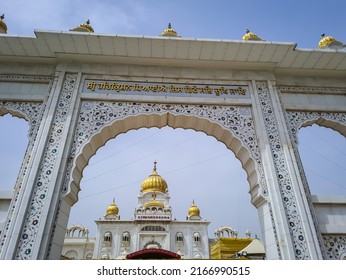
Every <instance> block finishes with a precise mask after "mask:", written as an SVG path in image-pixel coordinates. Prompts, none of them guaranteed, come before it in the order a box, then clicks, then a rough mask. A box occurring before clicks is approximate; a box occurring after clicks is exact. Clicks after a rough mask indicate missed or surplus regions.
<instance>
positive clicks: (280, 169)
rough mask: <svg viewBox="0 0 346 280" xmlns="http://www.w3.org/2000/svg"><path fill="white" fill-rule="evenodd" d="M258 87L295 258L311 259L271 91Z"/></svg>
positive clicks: (257, 85)
mask: <svg viewBox="0 0 346 280" xmlns="http://www.w3.org/2000/svg"><path fill="white" fill-rule="evenodd" d="M256 87H257V92H258V96H259V100H260V106H261V110H262V114H263V117H264V123H265V127H266V131H267V135H268V140H269V145H270V148H271V153H272V157H273V162H274V165H275V170H276V176H277V182H278V184H279V187H280V192H281V196H282V200H283V205H284V208H285V212H286V218H287V222H288V226H289V230H290V233H291V237H292V241H293V244H294V249H295V256H296V259H309V258H310V256H309V252H308V249H307V246H306V241H305V234H304V231H303V227H302V224H301V217H300V215H299V212H298V209H297V202H296V198H295V195H294V192H293V190H292V183H291V179H290V175H289V173H288V169H287V165H286V161H285V156H284V151H283V148H282V144H281V140H280V135H279V132H278V127H277V121H276V119H275V116H274V110H273V105H272V102H271V99H270V94H269V89H268V86H267V83H266V82H257V83H256Z"/></svg>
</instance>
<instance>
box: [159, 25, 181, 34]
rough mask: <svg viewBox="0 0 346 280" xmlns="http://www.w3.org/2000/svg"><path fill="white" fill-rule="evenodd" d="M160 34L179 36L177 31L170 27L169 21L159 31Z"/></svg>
mask: <svg viewBox="0 0 346 280" xmlns="http://www.w3.org/2000/svg"><path fill="white" fill-rule="evenodd" d="M161 36H163V37H181V36H179V35H178V33H177V32H176V31H175V30H174V29H173V28H172V25H171V23H168V28H167V29H165V30H163V32H162V33H161Z"/></svg>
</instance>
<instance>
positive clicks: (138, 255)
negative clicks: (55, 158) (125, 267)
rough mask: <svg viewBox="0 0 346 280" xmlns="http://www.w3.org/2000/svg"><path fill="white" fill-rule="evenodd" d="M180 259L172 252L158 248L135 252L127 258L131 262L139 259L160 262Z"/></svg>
mask: <svg viewBox="0 0 346 280" xmlns="http://www.w3.org/2000/svg"><path fill="white" fill-rule="evenodd" d="M180 258H181V256H180V255H178V254H176V253H174V252H172V251H167V250H164V249H156V248H150V249H143V250H139V251H137V252H133V253H131V254H128V255H127V256H126V259H129V260H136V259H137V260H138V259H142V260H143V259H153V260H160V259H180Z"/></svg>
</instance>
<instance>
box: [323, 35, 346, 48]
mask: <svg viewBox="0 0 346 280" xmlns="http://www.w3.org/2000/svg"><path fill="white" fill-rule="evenodd" d="M321 36H322V39H321V40H320V41H319V42H318V48H319V49H335V50H337V49H342V48H343V47H344V46H345V45H344V44H343V43H342V42H339V41H337V40H336V39H335V38H333V37H332V36H326V35H325V34H324V33H323V34H322V35H321Z"/></svg>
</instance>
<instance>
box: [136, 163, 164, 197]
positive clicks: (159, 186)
mask: <svg viewBox="0 0 346 280" xmlns="http://www.w3.org/2000/svg"><path fill="white" fill-rule="evenodd" d="M141 189H142V191H143V192H154V191H156V192H163V193H165V192H166V191H167V190H168V186H167V183H166V181H165V179H163V178H162V177H161V176H160V175H159V174H157V172H156V161H155V162H154V170H153V173H152V174H151V175H149V177H148V178H146V179H145V180H144V181H143V182H142V185H141Z"/></svg>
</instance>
